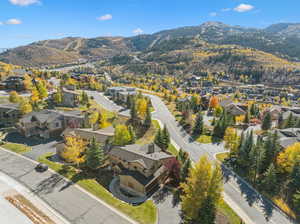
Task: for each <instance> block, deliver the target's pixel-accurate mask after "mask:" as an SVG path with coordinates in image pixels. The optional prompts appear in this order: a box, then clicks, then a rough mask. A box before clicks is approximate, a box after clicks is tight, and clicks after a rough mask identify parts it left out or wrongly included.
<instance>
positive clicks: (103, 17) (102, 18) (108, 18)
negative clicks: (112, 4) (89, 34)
mask: <svg viewBox="0 0 300 224" xmlns="http://www.w3.org/2000/svg"><path fill="white" fill-rule="evenodd" d="M112 18H113V17H112V15H111V14H106V15H103V16H100V17H98V18H97V20H101V21H105V20H111V19H112Z"/></svg>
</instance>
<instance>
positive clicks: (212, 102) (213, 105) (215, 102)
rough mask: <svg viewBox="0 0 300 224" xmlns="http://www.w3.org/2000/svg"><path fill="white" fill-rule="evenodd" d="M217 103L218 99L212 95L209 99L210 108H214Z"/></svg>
mask: <svg viewBox="0 0 300 224" xmlns="http://www.w3.org/2000/svg"><path fill="white" fill-rule="evenodd" d="M218 105H219V99H218V97H217V96H212V97H211V98H210V101H209V107H210V108H213V109H214V108H216V107H217V106H218Z"/></svg>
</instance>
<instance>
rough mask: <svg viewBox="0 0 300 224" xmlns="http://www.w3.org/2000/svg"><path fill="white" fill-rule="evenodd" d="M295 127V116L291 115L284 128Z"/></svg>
mask: <svg viewBox="0 0 300 224" xmlns="http://www.w3.org/2000/svg"><path fill="white" fill-rule="evenodd" d="M294 125H295V119H294V116H293V114H292V113H290V114H289V116H288V118H287V120H286V122H285V125H284V127H285V128H292V127H294Z"/></svg>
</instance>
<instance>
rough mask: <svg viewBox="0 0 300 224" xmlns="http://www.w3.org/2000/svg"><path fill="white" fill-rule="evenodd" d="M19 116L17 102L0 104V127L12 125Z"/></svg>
mask: <svg viewBox="0 0 300 224" xmlns="http://www.w3.org/2000/svg"><path fill="white" fill-rule="evenodd" d="M21 116H22V115H21V112H20V110H19V105H18V104H0V127H10V126H14V125H15V124H16V123H17V122H18V120H19V119H20V118H21Z"/></svg>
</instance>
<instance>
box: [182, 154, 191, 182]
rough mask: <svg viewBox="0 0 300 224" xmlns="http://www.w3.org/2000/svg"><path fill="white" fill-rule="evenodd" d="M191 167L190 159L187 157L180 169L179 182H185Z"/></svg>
mask: <svg viewBox="0 0 300 224" xmlns="http://www.w3.org/2000/svg"><path fill="white" fill-rule="evenodd" d="M190 168H191V160H190V159H189V158H188V159H186V161H185V162H184V163H183V165H182V166H181V169H180V182H181V183H183V182H186V178H187V177H188V176H189V170H190Z"/></svg>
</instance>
